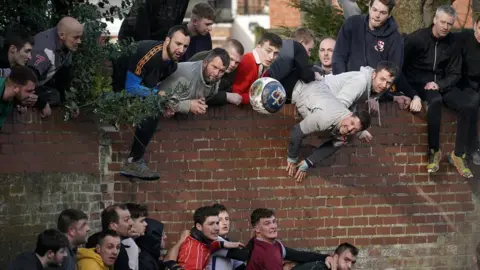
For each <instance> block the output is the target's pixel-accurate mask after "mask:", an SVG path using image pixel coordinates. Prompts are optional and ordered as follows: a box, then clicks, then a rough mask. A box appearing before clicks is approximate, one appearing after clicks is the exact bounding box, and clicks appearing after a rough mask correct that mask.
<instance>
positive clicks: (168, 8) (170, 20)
mask: <svg viewBox="0 0 480 270" xmlns="http://www.w3.org/2000/svg"><path fill="white" fill-rule="evenodd" d="M189 2H190V0H175V1H169V0H136V1H133V5H132V7H131V8H130V11H129V12H128V15H127V16H126V17H125V19H124V20H123V22H122V26H121V27H120V31H119V33H118V40H120V41H125V40H128V39H133V40H134V41H141V40H164V39H165V38H166V37H167V34H168V31H169V30H170V28H171V27H173V26H175V25H179V24H181V23H182V22H183V18H184V17H185V12H186V11H187V7H188V3H189Z"/></svg>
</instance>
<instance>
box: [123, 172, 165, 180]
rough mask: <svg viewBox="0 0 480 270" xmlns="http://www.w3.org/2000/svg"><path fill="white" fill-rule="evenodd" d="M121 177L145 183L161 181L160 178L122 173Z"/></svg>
mask: <svg viewBox="0 0 480 270" xmlns="http://www.w3.org/2000/svg"><path fill="white" fill-rule="evenodd" d="M120 175H121V176H125V177H127V178H130V179H133V178H136V179H140V180H144V181H155V180H158V179H160V177H139V176H136V175H132V174H129V173H125V172H120Z"/></svg>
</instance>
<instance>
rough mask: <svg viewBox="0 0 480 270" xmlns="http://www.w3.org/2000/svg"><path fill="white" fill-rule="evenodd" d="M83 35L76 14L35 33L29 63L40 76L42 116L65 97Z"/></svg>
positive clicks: (49, 112)
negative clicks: (74, 56)
mask: <svg viewBox="0 0 480 270" xmlns="http://www.w3.org/2000/svg"><path fill="white" fill-rule="evenodd" d="M82 37H83V24H81V23H80V22H79V21H77V20H76V19H75V18H72V17H64V18H62V19H61V20H60V21H59V22H58V24H57V26H56V27H54V28H50V29H48V30H45V31H44V32H41V33H38V34H37V35H35V44H34V45H33V49H32V58H31V59H30V60H29V61H28V66H29V67H30V68H32V69H33V70H34V71H35V72H36V75H37V77H38V80H39V84H38V87H37V94H38V101H37V103H36V107H37V109H39V110H41V114H40V115H41V116H42V117H47V116H49V115H50V114H51V113H52V111H51V108H50V107H51V106H56V105H60V104H61V103H62V102H63V101H64V100H65V91H67V90H68V89H69V85H70V82H71V79H72V76H71V74H72V73H71V71H72V54H73V53H74V52H76V51H77V50H78V48H79V45H80V43H82Z"/></svg>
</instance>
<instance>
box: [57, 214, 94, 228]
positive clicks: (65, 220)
mask: <svg viewBox="0 0 480 270" xmlns="http://www.w3.org/2000/svg"><path fill="white" fill-rule="evenodd" d="M84 219H86V220H88V216H87V214H85V213H84V212H83V211H81V210H78V209H65V210H63V211H62V212H61V213H60V215H59V216H58V221H57V229H58V230H59V231H61V232H62V233H67V232H68V229H70V227H71V226H72V225H73V224H74V223H76V222H78V221H80V220H84Z"/></svg>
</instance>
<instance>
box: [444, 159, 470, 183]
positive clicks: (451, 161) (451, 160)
mask: <svg viewBox="0 0 480 270" xmlns="http://www.w3.org/2000/svg"><path fill="white" fill-rule="evenodd" d="M448 162H449V163H450V164H452V166H453V167H455V169H456V170H457V172H458V174H460V175H461V176H462V177H465V178H472V177H473V174H472V175H469V176H467V175H463V174H462V173H461V172H460V170H459V169H458V168H457V166H455V162H454V161H453V159H452V154H449V155H448Z"/></svg>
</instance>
